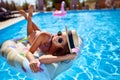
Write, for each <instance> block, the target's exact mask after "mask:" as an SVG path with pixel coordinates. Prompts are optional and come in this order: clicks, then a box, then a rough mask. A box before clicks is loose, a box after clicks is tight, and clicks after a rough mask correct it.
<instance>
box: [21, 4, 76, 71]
mask: <svg viewBox="0 0 120 80" xmlns="http://www.w3.org/2000/svg"><path fill="white" fill-rule="evenodd" d="M33 8H34V7H33V5H31V6H30V7H29V14H28V17H27V15H26V13H25V12H24V11H23V10H20V13H21V14H22V15H23V16H24V17H25V19H27V21H28V25H27V36H28V40H29V43H30V45H31V46H30V48H29V50H28V52H27V54H26V57H27V58H28V59H29V61H30V68H31V70H32V71H33V72H38V71H40V68H39V66H38V61H37V60H36V59H35V58H34V55H33V54H34V52H35V51H36V50H38V49H39V50H40V51H41V52H42V53H44V54H46V55H42V56H40V57H39V62H41V63H44V64H48V63H53V62H58V61H64V60H72V59H74V58H75V56H76V54H69V53H70V51H69V47H68V43H67V36H66V33H65V32H61V31H59V32H58V34H56V35H53V34H51V33H49V32H41V30H39V29H38V27H37V26H36V25H35V24H34V23H33V22H32V12H33Z"/></svg>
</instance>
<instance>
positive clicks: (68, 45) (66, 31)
mask: <svg viewBox="0 0 120 80" xmlns="http://www.w3.org/2000/svg"><path fill="white" fill-rule="evenodd" d="M65 31H66V38H67V43H68V48H69V51H70V53H72V49H71V47H70V41H69V36H68V35H69V33H68V29H67V26H65Z"/></svg>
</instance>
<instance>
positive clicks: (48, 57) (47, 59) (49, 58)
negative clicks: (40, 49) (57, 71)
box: [39, 53, 76, 64]
mask: <svg viewBox="0 0 120 80" xmlns="http://www.w3.org/2000/svg"><path fill="white" fill-rule="evenodd" d="M75 57H76V53H73V54H67V55H65V56H53V55H43V56H41V57H39V61H40V62H41V63H44V64H50V63H54V62H58V61H64V60H72V59H74V58H75Z"/></svg>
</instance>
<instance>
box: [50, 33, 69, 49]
mask: <svg viewBox="0 0 120 80" xmlns="http://www.w3.org/2000/svg"><path fill="white" fill-rule="evenodd" d="M52 43H53V44H54V45H56V46H58V47H64V46H66V44H67V38H66V34H65V32H61V31H59V32H58V34H57V35H54V37H53V38H52Z"/></svg>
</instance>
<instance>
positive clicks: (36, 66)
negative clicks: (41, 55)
mask: <svg viewBox="0 0 120 80" xmlns="http://www.w3.org/2000/svg"><path fill="white" fill-rule="evenodd" d="M29 65H30V68H31V70H32V71H33V72H38V71H41V70H42V69H41V68H40V63H39V62H38V61H36V60H33V61H30V64H29Z"/></svg>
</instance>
